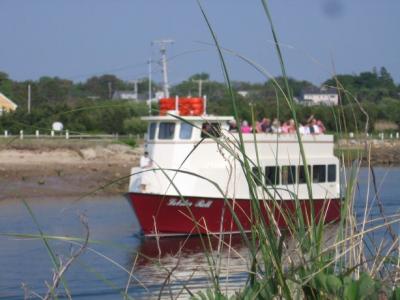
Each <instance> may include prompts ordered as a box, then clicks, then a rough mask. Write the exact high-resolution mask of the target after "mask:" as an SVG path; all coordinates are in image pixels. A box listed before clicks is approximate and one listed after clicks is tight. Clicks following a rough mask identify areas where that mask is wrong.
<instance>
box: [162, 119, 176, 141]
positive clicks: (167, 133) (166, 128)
mask: <svg viewBox="0 0 400 300" xmlns="http://www.w3.org/2000/svg"><path fill="white" fill-rule="evenodd" d="M174 132H175V123H172V122H165V123H160V128H159V129H158V138H159V139H160V140H172V139H173V138H174Z"/></svg>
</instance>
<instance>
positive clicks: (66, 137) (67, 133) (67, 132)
mask: <svg viewBox="0 0 400 300" xmlns="http://www.w3.org/2000/svg"><path fill="white" fill-rule="evenodd" d="M65 139H66V140H68V139H69V131H68V130H65Z"/></svg>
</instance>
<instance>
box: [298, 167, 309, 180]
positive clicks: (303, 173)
mask: <svg viewBox="0 0 400 300" xmlns="http://www.w3.org/2000/svg"><path fill="white" fill-rule="evenodd" d="M298 170H299V183H307V176H306V169H305V168H304V166H299V169H298ZM308 176H311V168H310V166H308Z"/></svg>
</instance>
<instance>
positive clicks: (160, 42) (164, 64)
mask: <svg viewBox="0 0 400 300" xmlns="http://www.w3.org/2000/svg"><path fill="white" fill-rule="evenodd" d="M173 42H174V40H167V39H164V40H156V41H153V44H157V45H158V46H160V53H161V65H162V73H163V81H164V84H163V89H164V97H165V98H169V84H168V66H167V54H166V53H167V45H169V44H172V43H173Z"/></svg>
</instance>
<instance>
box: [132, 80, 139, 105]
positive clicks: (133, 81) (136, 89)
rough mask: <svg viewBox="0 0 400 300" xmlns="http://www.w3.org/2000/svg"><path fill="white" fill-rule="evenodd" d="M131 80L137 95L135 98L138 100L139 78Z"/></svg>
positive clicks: (134, 92)
mask: <svg viewBox="0 0 400 300" xmlns="http://www.w3.org/2000/svg"><path fill="white" fill-rule="evenodd" d="M131 82H132V83H133V94H134V95H135V98H136V99H135V100H136V101H137V100H138V82H139V81H138V80H137V79H135V80H131Z"/></svg>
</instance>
